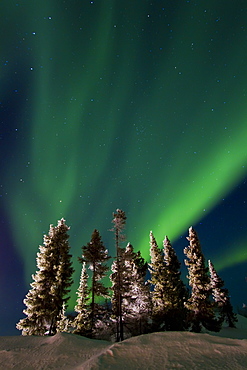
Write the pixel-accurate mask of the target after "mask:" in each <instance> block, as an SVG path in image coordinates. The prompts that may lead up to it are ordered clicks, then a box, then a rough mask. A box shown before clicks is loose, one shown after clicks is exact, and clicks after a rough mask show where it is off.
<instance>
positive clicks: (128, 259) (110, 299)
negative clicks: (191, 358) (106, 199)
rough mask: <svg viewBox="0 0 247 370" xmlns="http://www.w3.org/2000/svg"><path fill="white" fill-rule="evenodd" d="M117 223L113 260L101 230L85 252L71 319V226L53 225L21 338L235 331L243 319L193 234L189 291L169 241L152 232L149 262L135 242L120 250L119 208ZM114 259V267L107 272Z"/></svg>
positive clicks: (39, 257)
mask: <svg viewBox="0 0 247 370" xmlns="http://www.w3.org/2000/svg"><path fill="white" fill-rule="evenodd" d="M112 223H113V228H112V232H113V233H114V236H115V256H114V257H113V258H112V257H111V256H109V255H108V250H107V249H106V248H105V246H104V244H103V242H102V239H101V236H100V233H99V231H98V230H96V229H95V230H94V231H93V233H92V236H91V240H90V241H89V242H88V243H87V244H86V245H85V246H83V247H82V256H81V257H79V258H78V260H79V262H80V264H81V277H80V284H79V287H78V289H77V292H76V294H77V301H76V305H75V307H74V311H75V315H70V316H66V307H67V302H68V300H69V298H70V297H69V292H70V287H71V285H72V283H73V281H72V275H73V272H74V269H73V267H72V263H71V255H70V253H69V252H70V246H69V242H68V239H69V235H68V230H69V227H68V226H67V225H66V224H65V220H64V219H61V220H59V221H58V225H57V226H56V227H54V226H53V225H51V226H50V230H49V234H48V235H45V236H44V243H43V245H42V246H40V247H39V252H38V253H37V268H38V271H37V272H36V274H35V275H32V279H33V282H32V283H31V289H30V290H29V292H28V294H27V295H26V298H25V299H24V303H25V305H26V309H25V310H24V311H23V312H24V313H25V315H26V317H25V318H23V319H21V320H20V321H19V322H18V324H17V328H18V329H19V330H21V331H22V335H45V334H49V335H54V334H56V333H57V332H59V331H67V332H72V333H75V334H78V335H83V336H86V337H89V338H98V339H107V340H113V341H114V340H115V341H122V340H123V339H124V338H127V337H130V336H134V335H140V334H145V333H150V332H154V331H171V330H179V331H183V330H190V331H194V332H197V333H198V332H200V331H201V330H202V327H204V328H206V329H207V330H210V331H216V332H217V331H219V330H220V329H221V327H222V324H223V322H224V321H225V322H227V323H228V325H229V326H230V327H235V323H236V322H237V318H236V315H235V314H234V312H233V308H232V305H231V302H230V297H229V293H228V290H227V289H226V288H224V282H223V280H222V279H221V278H220V277H219V275H218V274H217V272H216V270H215V267H214V265H213V263H212V262H211V261H208V266H207V265H206V262H205V258H204V255H203V253H202V250H201V246H200V242H199V239H198V236H197V233H196V231H195V230H194V229H193V228H192V227H190V229H189V235H188V237H187V239H188V242H189V243H188V246H187V247H186V248H185V249H184V254H185V257H186V259H185V264H186V266H187V268H188V275H187V278H188V286H189V287H186V285H185V283H184V282H183V280H182V279H181V272H180V267H181V263H180V262H179V260H178V258H177V255H176V252H175V250H174V249H173V247H172V245H171V242H170V240H169V239H168V237H167V236H166V237H165V239H164V241H163V246H162V248H160V247H159V246H158V245H157V242H156V240H155V237H154V235H153V233H152V232H150V262H149V263H147V262H145V261H144V259H143V258H142V256H141V253H140V252H135V251H134V248H133V246H132V245H131V244H130V243H128V244H127V246H126V247H121V245H122V244H123V241H124V240H125V237H124V228H125V223H126V216H125V212H124V211H122V210H120V209H117V210H116V213H114V214H113V220H112ZM110 259H113V261H112V263H111V266H110V267H109V260H110ZM147 276H148V277H149V279H148V278H147ZM107 277H109V280H110V286H109V287H108V285H109V284H107V281H106V279H107Z"/></svg>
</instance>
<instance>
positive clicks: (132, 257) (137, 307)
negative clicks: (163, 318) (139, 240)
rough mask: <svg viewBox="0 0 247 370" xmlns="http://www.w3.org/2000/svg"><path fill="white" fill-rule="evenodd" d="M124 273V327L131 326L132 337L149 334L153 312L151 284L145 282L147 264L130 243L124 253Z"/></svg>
mask: <svg viewBox="0 0 247 370" xmlns="http://www.w3.org/2000/svg"><path fill="white" fill-rule="evenodd" d="M123 259H124V269H123V273H122V279H123V281H122V289H123V291H122V298H123V305H122V310H123V320H124V325H125V326H127V325H129V331H130V333H131V334H132V335H140V334H143V333H144V332H147V323H148V317H149V314H150V311H151V300H150V289H149V284H147V283H146V282H145V278H146V272H147V263H145V262H144V259H143V258H142V256H141V253H140V252H138V253H135V252H134V249H133V246H132V245H131V244H130V243H128V245H127V246H126V248H125V251H124V257H123Z"/></svg>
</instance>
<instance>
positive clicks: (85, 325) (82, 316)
mask: <svg viewBox="0 0 247 370" xmlns="http://www.w3.org/2000/svg"><path fill="white" fill-rule="evenodd" d="M76 294H77V300H76V303H77V304H76V306H75V312H76V313H77V316H76V318H75V319H74V322H73V326H74V333H75V334H79V335H85V336H86V335H87V334H88V333H89V332H90V328H91V319H90V317H89V316H90V312H91V309H90V306H89V300H90V295H89V288H88V274H87V267H86V262H83V263H82V269H81V277H80V284H79V288H78V289H77V292H76Z"/></svg>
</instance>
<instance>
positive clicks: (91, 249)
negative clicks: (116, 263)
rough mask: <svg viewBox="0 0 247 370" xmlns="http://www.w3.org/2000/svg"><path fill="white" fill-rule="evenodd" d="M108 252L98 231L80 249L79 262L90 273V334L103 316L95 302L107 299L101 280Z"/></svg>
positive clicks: (105, 272)
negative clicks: (85, 266) (87, 268)
mask: <svg viewBox="0 0 247 370" xmlns="http://www.w3.org/2000/svg"><path fill="white" fill-rule="evenodd" d="M109 258H111V257H109V256H108V250H107V249H106V248H105V246H104V244H103V242H102V240H101V236H100V234H99V231H98V230H96V229H95V230H94V231H93V233H92V237H91V241H90V242H89V243H87V245H85V246H83V247H82V258H79V260H80V262H82V263H83V262H86V263H87V264H89V269H90V270H91V271H92V279H91V281H92V284H91V287H90V289H89V292H90V293H91V299H92V300H91V304H90V306H91V312H90V319H91V332H92V335H93V331H94V328H95V323H96V321H97V320H99V319H100V317H102V315H103V311H102V309H103V306H102V305H100V304H99V303H98V302H97V300H99V299H100V298H107V297H109V293H108V289H107V288H106V287H105V286H104V284H103V282H102V279H103V278H104V277H105V276H106V274H107V271H108V270H109V267H108V266H107V265H106V263H107V261H108V260H109Z"/></svg>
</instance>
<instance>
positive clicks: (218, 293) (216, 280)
mask: <svg viewBox="0 0 247 370" xmlns="http://www.w3.org/2000/svg"><path fill="white" fill-rule="evenodd" d="M208 266H209V271H210V280H211V288H212V295H213V299H214V301H215V303H216V306H217V311H218V312H217V313H218V314H219V319H220V321H222V322H224V321H226V322H227V323H228V325H229V327H230V328H235V327H236V325H235V323H236V322H237V321H238V320H237V316H236V315H235V313H234V312H233V307H232V305H231V302H230V297H229V292H228V290H227V289H226V288H223V287H224V281H223V280H222V279H221V278H220V277H219V275H218V274H217V272H216V270H215V268H214V265H213V263H212V262H211V261H210V260H209V261H208Z"/></svg>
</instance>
